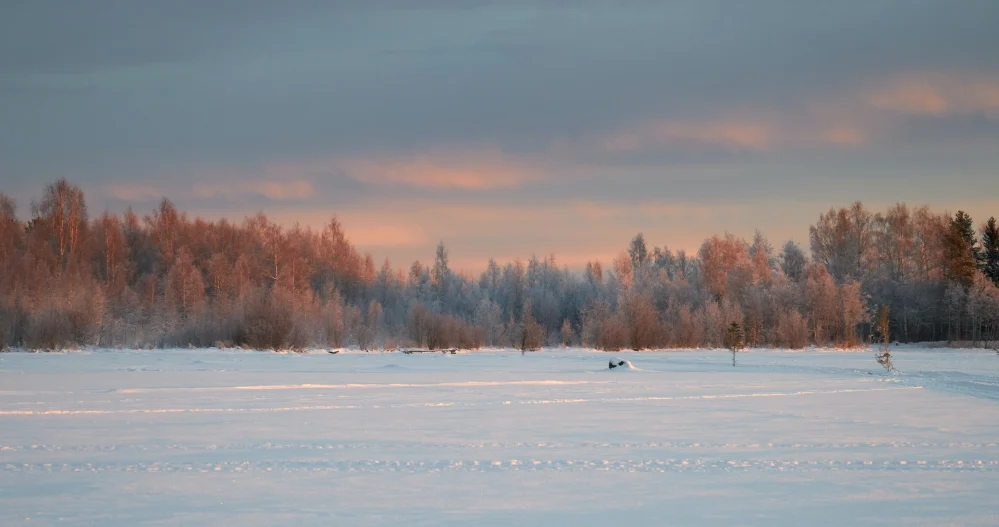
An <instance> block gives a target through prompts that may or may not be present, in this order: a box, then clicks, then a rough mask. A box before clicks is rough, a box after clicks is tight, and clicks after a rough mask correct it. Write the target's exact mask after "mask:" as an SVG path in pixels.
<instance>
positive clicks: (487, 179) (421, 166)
mask: <svg viewBox="0 0 999 527" xmlns="http://www.w3.org/2000/svg"><path fill="white" fill-rule="evenodd" d="M341 164H342V166H344V167H345V169H346V171H347V174H348V175H349V176H350V177H352V178H354V179H356V180H358V181H361V182H363V183H369V184H375V185H397V184H398V185H407V186H411V187H420V188H431V189H460V190H490V189H499V188H514V187H518V186H520V184H521V183H523V182H524V181H526V180H529V179H533V178H535V177H536V171H535V170H534V169H533V167H530V166H528V165H527V164H524V163H521V162H518V161H514V160H511V159H509V158H507V157H505V156H503V155H501V154H500V153H498V152H496V151H491V150H486V151H456V152H455V151H452V152H430V153H423V154H417V155H411V156H401V157H395V156H389V157H385V158H379V157H372V158H362V159H351V160H347V161H345V162H342V163H341Z"/></svg>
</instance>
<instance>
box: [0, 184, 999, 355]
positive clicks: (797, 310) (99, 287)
mask: <svg viewBox="0 0 999 527" xmlns="http://www.w3.org/2000/svg"><path fill="white" fill-rule="evenodd" d="M30 212H31V218H30V219H29V220H28V221H27V222H25V221H23V220H21V219H19V218H18V216H17V206H16V203H14V201H13V200H12V199H10V198H9V197H8V196H7V195H5V194H2V193H0V347H3V348H4V349H8V348H30V349H59V348H64V347H72V346H103V347H131V346H141V347H150V346H156V347H165V346H245V347H252V348H265V349H269V348H274V349H278V348H282V349H297V348H304V347H336V348H339V347H345V346H354V345H356V346H359V347H360V348H362V349H375V348H383V349H384V348H389V349H391V348H395V347H400V346H426V347H430V348H442V347H461V348H478V347H481V346H514V347H518V348H522V349H537V348H539V347H542V346H559V345H584V346H594V347H597V348H600V349H608V350H614V349H636V350H642V349H658V348H692V347H720V346H722V344H723V340H724V339H725V332H726V330H727V328H730V327H732V323H733V322H735V323H736V324H738V326H739V327H740V328H742V331H743V332H744V336H745V343H746V344H747V345H750V346H774V347H785V348H800V347H803V346H806V345H808V344H816V345H822V346H826V345H831V346H842V347H853V346H859V345H862V344H864V343H865V342H868V341H869V340H871V339H872V338H875V337H876V335H875V334H874V333H875V329H874V325H873V324H872V318H873V314H874V313H876V312H877V311H878V310H881V309H885V308H887V310H888V313H890V328H891V329H890V331H891V338H892V339H894V340H900V341H947V342H959V343H961V344H962V345H976V346H988V345H995V342H996V340H997V331H999V288H997V284H999V231H997V227H996V222H995V219H994V218H990V219H989V220H988V221H987V222H985V223H984V224H982V225H980V226H977V227H976V226H975V225H974V223H973V221H972V219H971V218H970V217H968V215H967V214H965V213H964V212H961V211H958V212H957V213H956V214H954V215H949V214H944V213H938V212H933V211H931V210H930V209H929V208H927V207H918V208H911V207H909V206H907V205H905V204H898V205H895V206H893V207H891V208H889V209H888V210H886V211H884V212H871V211H869V210H867V209H866V208H865V207H864V206H863V205H862V204H861V203H859V202H858V203H854V204H852V205H850V206H848V207H845V208H839V209H835V208H833V209H830V210H829V211H828V212H826V213H823V214H820V215H819V217H818V221H817V222H816V223H815V224H814V225H812V226H811V227H810V228H809V240H810V245H811V247H810V253H811V256H810V257H809V256H808V255H806V254H805V252H804V250H802V248H800V247H799V246H798V245H797V244H796V243H794V242H792V241H789V242H786V243H784V244H783V245H781V246H780V247H779V248H775V247H774V246H773V245H772V244H771V243H770V242H769V241H768V240H767V239H766V238H765V237H764V236H763V235H762V234H761V233H757V234H756V236H755V237H754V238H753V239H752V240H751V241H747V240H744V239H742V238H739V237H736V236H733V235H730V234H725V235H716V236H713V237H711V238H709V239H707V240H705V241H704V243H703V244H702V245H701V247H700V249H699V250H698V252H697V254H686V253H685V252H684V251H682V250H679V251H672V250H670V249H669V248H667V247H666V246H663V247H654V246H653V247H650V246H649V245H648V244H647V242H646V240H645V239H644V237H643V236H642V235H641V234H638V235H637V236H635V237H634V239H632V240H631V242H630V244H628V245H627V246H626V248H625V249H624V250H622V252H621V253H620V255H619V256H618V257H617V258H616V259H614V261H612V262H607V264H606V267H605V264H604V263H601V262H598V261H593V262H591V263H589V264H587V265H586V268H585V270H584V271H583V272H581V273H573V272H570V271H569V270H568V269H567V268H566V267H564V266H563V267H560V266H559V265H558V263H557V260H556V258H555V256H550V257H547V258H537V257H532V258H531V259H529V260H527V261H526V262H524V261H520V260H517V261H513V262H507V263H505V264H502V265H501V264H499V263H497V262H495V261H490V262H489V264H488V266H487V268H486V269H485V270H484V271H483V272H482V273H481V274H480V275H479V276H472V275H469V274H464V273H456V272H454V271H453V270H452V269H451V268H450V267H449V265H448V251H447V249H446V248H445V246H444V244H443V243H441V244H440V245H439V246H438V247H437V253H436V258H435V260H434V262H433V263H432V264H427V265H424V264H423V263H421V262H418V261H417V262H413V263H412V264H411V265H409V266H408V268H405V269H403V268H395V267H393V266H392V265H391V264H390V263H389V262H388V261H385V262H384V263H383V264H382V265H380V266H378V265H376V263H375V262H374V260H373V259H372V257H371V255H361V254H359V253H358V251H357V250H356V249H355V248H354V247H353V246H352V245H351V243H350V241H349V238H348V233H346V232H344V230H343V228H342V227H341V225H340V223H339V222H338V221H337V219H336V217H333V218H331V219H330V221H329V223H328V224H327V225H326V226H325V227H324V228H323V229H322V230H319V231H316V230H312V229H308V228H302V227H300V226H297V225H296V226H292V227H290V228H289V227H284V226H282V225H279V224H276V223H274V222H273V221H271V220H270V219H268V217H267V216H266V215H265V214H264V213H258V214H256V215H255V216H252V217H249V218H246V219H244V220H243V221H242V223H232V222H230V221H227V220H225V219H222V220H219V221H214V222H213V221H206V220H204V219H202V218H193V219H191V218H189V217H188V216H187V215H186V214H185V213H183V212H181V211H178V210H177V209H176V208H175V207H174V205H173V204H172V203H171V202H170V201H169V200H168V199H163V200H162V202H161V203H160V205H159V206H158V208H156V209H155V210H153V211H151V212H149V214H147V215H144V216H141V217H140V216H139V215H138V214H136V213H135V212H133V211H132V210H131V209H129V210H128V211H126V212H125V213H124V214H123V215H116V214H112V213H109V212H107V211H105V212H103V213H101V214H100V215H98V216H96V217H92V216H91V215H90V213H89V211H88V209H87V205H86V201H85V198H84V193H83V192H82V190H81V189H80V188H79V187H77V186H75V185H73V184H72V183H70V182H68V181H66V180H60V181H57V182H55V183H52V184H50V185H48V186H46V187H45V188H44V191H43V193H42V196H41V197H40V199H38V200H37V201H34V202H33V203H31V206H30ZM622 245H624V244H622Z"/></svg>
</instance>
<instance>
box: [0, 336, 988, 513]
mask: <svg viewBox="0 0 999 527" xmlns="http://www.w3.org/2000/svg"><path fill="white" fill-rule="evenodd" d="M894 356H895V365H896V366H897V367H898V369H899V370H901V371H902V373H900V374H897V375H887V374H885V372H884V370H883V369H882V368H881V367H880V366H879V365H878V364H877V363H876V362H875V360H874V358H873V355H872V353H871V352H869V351H864V352H833V351H821V350H811V351H805V352H780V351H763V350H756V351H753V352H750V353H740V354H739V355H738V357H737V360H738V365H737V366H736V367H733V366H732V364H731V354H730V353H728V352H723V351H697V352H662V353H597V352H592V351H587V350H568V351H548V352H540V353H529V354H527V355H523V356H522V355H521V354H520V353H519V352H512V351H507V352H502V351H491V352H470V353H463V354H462V353H460V354H457V355H443V354H413V355H404V354H401V353H385V354H382V353H369V354H358V353H341V354H337V355H331V354H328V353H316V354H277V353H266V352H246V351H231V350H230V351H224V350H156V351H110V350H93V351H84V352H74V353H60V354H32V353H6V354H0V525H3V526H16V525H184V526H188V525H240V526H255V525H296V526H308V525H323V526H326V525H400V524H405V525H503V526H506V525H538V526H542V525H545V526H547V525H573V526H574V527H578V526H589V525H594V526H606V525H621V526H623V525H768V526H769V525H795V526H797V525H809V526H815V525H906V526H919V525H999V498H997V497H996V496H997V490H999V356H997V355H996V354H995V353H992V352H985V351H969V350H957V351H955V350H927V349H920V348H914V347H903V348H900V349H899V350H897V351H896V352H895V354H894ZM610 359H615V360H628V361H630V362H631V363H632V367H630V368H616V369H614V370H609V369H607V362H608V360H610Z"/></svg>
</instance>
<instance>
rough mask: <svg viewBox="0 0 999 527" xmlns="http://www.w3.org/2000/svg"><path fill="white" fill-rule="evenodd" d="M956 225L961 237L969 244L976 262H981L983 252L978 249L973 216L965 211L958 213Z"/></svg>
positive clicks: (955, 216) (955, 220)
mask: <svg viewBox="0 0 999 527" xmlns="http://www.w3.org/2000/svg"><path fill="white" fill-rule="evenodd" d="M954 225H955V226H956V227H957V229H958V231H959V232H960V233H961V237H962V238H964V242H965V243H966V244H968V247H969V248H970V250H971V255H972V256H973V257H974V259H975V262H976V263H978V262H980V261H981V251H980V250H979V247H978V239H977V236H976V235H975V227H974V222H973V221H972V220H971V216H969V215H968V213H966V212H964V211H963V210H959V211H957V214H955V215H954Z"/></svg>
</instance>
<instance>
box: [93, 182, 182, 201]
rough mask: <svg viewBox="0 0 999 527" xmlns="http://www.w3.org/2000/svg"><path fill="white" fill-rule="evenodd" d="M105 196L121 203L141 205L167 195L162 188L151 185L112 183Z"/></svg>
mask: <svg viewBox="0 0 999 527" xmlns="http://www.w3.org/2000/svg"><path fill="white" fill-rule="evenodd" d="M106 194H107V195H109V196H111V197H112V198H114V199H118V200H121V201H128V202H139V203H143V202H150V201H156V200H159V199H161V198H162V197H163V196H167V195H168V194H169V193H168V192H167V191H166V190H165V189H163V188H160V187H156V186H152V185H142V184H136V183H114V184H111V185H109V186H108V187H107V189H106Z"/></svg>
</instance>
